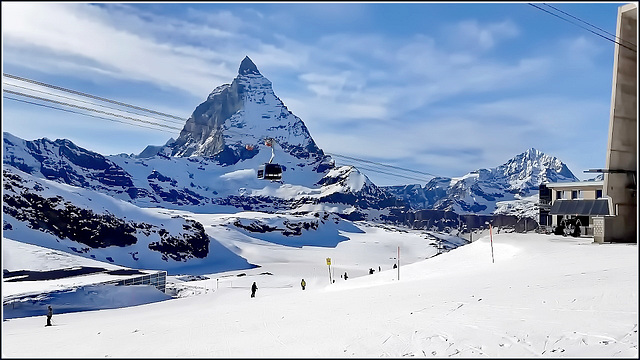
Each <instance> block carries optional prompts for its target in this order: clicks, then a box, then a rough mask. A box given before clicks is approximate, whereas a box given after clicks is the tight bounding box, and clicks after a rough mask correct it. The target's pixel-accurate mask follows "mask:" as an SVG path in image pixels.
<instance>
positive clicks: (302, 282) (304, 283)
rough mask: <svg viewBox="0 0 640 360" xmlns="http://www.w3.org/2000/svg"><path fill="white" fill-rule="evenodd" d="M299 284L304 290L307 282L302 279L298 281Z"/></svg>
mask: <svg viewBox="0 0 640 360" xmlns="http://www.w3.org/2000/svg"><path fill="white" fill-rule="evenodd" d="M300 286H302V290H304V288H305V287H306V286H307V283H306V282H305V281H304V279H302V281H301V282H300Z"/></svg>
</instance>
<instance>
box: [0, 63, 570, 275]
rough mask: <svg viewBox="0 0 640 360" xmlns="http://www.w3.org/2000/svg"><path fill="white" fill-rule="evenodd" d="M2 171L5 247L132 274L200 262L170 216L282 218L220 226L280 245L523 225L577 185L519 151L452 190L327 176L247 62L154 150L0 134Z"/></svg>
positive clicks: (181, 221)
mask: <svg viewBox="0 0 640 360" xmlns="http://www.w3.org/2000/svg"><path fill="white" fill-rule="evenodd" d="M266 139H273V143H272V146H266V143H265V140H266ZM272 157H273V162H274V163H278V164H280V165H281V166H282V169H283V175H282V181H269V180H263V179H258V178H257V176H256V169H257V168H258V167H259V166H260V165H261V164H264V163H267V162H269V161H270V159H271V158H272ZM3 165H4V166H3V187H4V193H3V229H4V233H5V234H7V235H6V236H7V237H9V238H12V239H15V240H20V237H32V238H33V237H35V238H40V239H42V240H41V241H40V242H39V243H38V245H41V246H47V245H46V242H51V241H56V242H58V243H60V242H61V241H62V242H65V244H66V245H64V246H62V245H60V246H59V247H61V248H69V249H72V250H73V251H74V252H78V253H85V254H88V253H93V252H95V251H94V250H95V249H104V251H101V252H100V256H101V257H102V259H107V260H108V258H109V255H108V254H109V251H108V249H109V248H110V247H114V246H116V247H123V246H124V247H130V248H131V251H130V253H131V259H132V260H128V262H127V261H124V260H122V259H120V260H119V261H120V263H119V264H120V265H130V264H132V263H131V261H133V263H136V264H140V263H139V260H136V259H135V258H136V255H135V254H139V253H140V252H141V248H140V247H141V246H142V248H144V249H145V250H144V251H145V252H146V251H147V250H151V251H152V253H153V254H155V255H153V256H146V257H145V259H149V258H156V257H159V259H161V260H162V261H167V262H171V261H173V262H176V263H179V264H183V265H184V263H187V262H189V261H191V262H192V261H193V260H194V259H204V258H206V257H208V256H210V252H211V251H212V250H211V241H212V239H211V238H210V236H208V235H207V231H206V229H203V228H202V225H201V224H200V223H198V222H197V221H195V220H191V219H189V218H188V216H181V215H179V214H177V215H176V212H175V211H178V212H179V211H187V212H190V213H195V214H233V213H237V212H239V211H258V212H261V213H269V214H282V215H283V216H287V217H288V218H287V221H286V224H285V225H283V224H284V223H283V224H280V225H279V226H272V225H266V224H264V223H260V222H259V221H258V222H252V221H248V223H251V224H253V225H251V224H250V225H246V224H245V223H244V222H243V221H240V222H237V223H233V222H230V223H225V225H224V226H233V227H234V228H243V229H244V230H243V231H252V232H273V231H276V232H278V233H280V235H281V236H284V237H285V238H289V237H295V236H300V234H302V233H303V232H304V231H316V230H317V229H318V227H323V226H324V227H326V226H329V225H328V224H329V223H335V224H338V223H340V222H345V221H346V222H348V221H353V220H370V221H379V222H385V221H392V222H403V219H402V218H401V216H402V215H399V214H403V213H405V214H406V213H407V212H410V211H413V210H424V209H433V210H440V211H453V212H456V213H458V214H494V213H501V214H515V215H517V216H519V217H522V216H526V217H530V218H535V213H536V212H537V208H536V206H535V200H534V199H535V195H536V194H537V190H538V185H539V184H540V183H541V182H544V181H552V182H556V181H576V180H577V178H576V177H575V176H574V175H573V174H572V173H571V171H570V170H569V169H568V168H567V167H566V165H564V164H563V163H562V162H561V161H560V160H558V159H557V158H555V157H551V156H548V155H545V154H543V153H541V152H540V151H537V150H536V149H529V150H527V151H525V152H524V153H522V154H519V155H517V156H515V157H514V158H513V159H511V160H509V161H507V162H506V163H505V164H503V165H500V166H498V167H496V168H492V169H479V170H476V171H472V172H470V173H468V174H466V175H464V176H462V177H460V178H434V179H433V180H431V181H430V182H428V183H427V184H425V185H420V184H417V185H405V186H390V187H379V186H376V185H375V184H374V183H373V182H371V181H370V180H369V179H368V178H367V177H366V176H365V175H363V174H362V173H361V172H360V171H358V169H357V168H356V167H353V166H335V165H334V161H333V159H332V158H331V157H330V156H328V155H325V153H324V152H323V151H322V149H320V148H318V146H317V145H316V144H315V142H314V141H313V138H312V137H311V134H310V133H309V131H308V129H307V127H306V126H305V125H304V123H303V121H302V120H301V119H300V118H298V117H297V116H295V115H293V114H292V113H291V112H290V111H289V110H287V108H286V106H285V105H284V104H283V103H282V101H281V100H280V99H279V98H278V97H277V96H276V95H275V93H274V92H273V89H272V87H271V82H270V81H269V80H268V79H266V78H265V77H264V76H262V74H260V72H259V71H258V69H257V67H256V65H255V64H254V63H253V62H252V61H251V60H250V59H249V58H248V57H246V58H245V59H244V60H243V61H242V63H241V64H240V67H239V70H238V75H237V77H236V78H235V79H234V80H233V82H232V83H231V84H224V85H221V86H218V87H217V88H216V89H215V90H214V91H213V92H211V94H209V96H208V97H207V99H206V100H205V101H204V102H203V103H202V104H200V105H198V107H196V109H195V110H194V112H193V114H192V115H191V117H190V118H189V119H188V120H187V122H186V123H185V125H184V128H183V129H182V131H181V133H180V135H179V137H178V138H177V139H175V140H174V139H169V140H168V141H167V142H166V143H165V145H162V146H153V145H150V146H148V147H147V148H146V149H144V150H143V151H142V152H141V153H140V154H138V155H133V154H131V155H126V154H120V155H109V156H105V155H101V154H98V153H96V152H93V151H90V150H87V149H83V148H81V147H78V146H76V145H75V144H73V143H72V142H71V141H69V140H67V139H57V140H53V141H52V140H49V139H46V138H43V139H38V140H33V141H27V140H24V139H21V138H18V137H16V136H14V135H12V134H10V133H6V132H5V133H3ZM150 208H152V209H156V210H154V211H151V213H150V212H149V209H150ZM162 209H168V210H173V211H172V212H171V214H172V215H171V216H168V215H167V214H166V213H163V212H162ZM151 214H152V215H151ZM163 214H164V215H163ZM150 216H151V218H150ZM296 217H298V218H299V219H302V220H299V221H298V220H296V219H297V218H296ZM161 218H162V219H161ZM319 220H322V221H319ZM169 224H172V225H169ZM295 224H297V225H295ZM247 226H249V228H247ZM43 234H47V235H46V236H44V235H43ZM333 234H334V235H333V236H338V235H337V231H335V232H333ZM45 238H46V239H45ZM102 259H101V260H102ZM237 261H238V263H236V265H238V264H240V263H242V259H237ZM246 265H247V264H246V263H245V264H243V265H238V266H246ZM176 266H177V265H176ZM234 266H235V265H234Z"/></svg>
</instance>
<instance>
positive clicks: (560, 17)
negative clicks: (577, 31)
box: [528, 3, 637, 52]
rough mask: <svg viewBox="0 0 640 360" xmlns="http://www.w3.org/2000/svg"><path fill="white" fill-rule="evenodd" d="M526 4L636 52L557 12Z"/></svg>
mask: <svg viewBox="0 0 640 360" xmlns="http://www.w3.org/2000/svg"><path fill="white" fill-rule="evenodd" d="M528 4H529V5H531V6H533V7H535V8H537V9H539V10H542V11H544V12H546V13H548V14H551V15H553V16H555V17H557V18H559V19H562V20H564V21H566V22H568V23H571V24H574V25H576V26H578V27H581V28H583V29H585V30H587V31H588V32H590V33H593V34H595V35H598V36H600V37H601V38H603V39H606V40H609V41H611V42H614V43H616V44H618V45H620V46H622V47H624V48H627V49H629V50H630V51H633V52H637V50H635V49H632V48H630V47H628V46H627V45H624V44H621V43H619V42H617V41H616V40H613V39H610V38H608V37H606V36H604V35H602V34H598V33H597V32H595V31H593V30H591V29H588V28H586V27H584V26H582V25H580V24H576V23H575V22H573V21H571V20H568V19H566V18H563V17H562V16H560V15H558V14H554V13H552V12H550V11H548V10H546V9H543V8H541V7H539V6H536V5H534V4H532V3H528Z"/></svg>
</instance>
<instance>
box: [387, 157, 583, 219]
mask: <svg viewBox="0 0 640 360" xmlns="http://www.w3.org/2000/svg"><path fill="white" fill-rule="evenodd" d="M566 181H578V178H576V177H575V175H573V173H572V172H571V170H569V168H568V167H567V166H566V165H565V164H564V163H563V162H562V161H560V160H559V159H557V158H555V157H552V156H549V155H545V154H544V153H542V152H540V151H538V150H536V149H534V148H531V149H529V150H527V151H525V152H523V153H522V154H519V155H516V156H515V157H514V158H512V159H510V160H509V161H507V162H506V163H504V164H502V165H500V166H498V167H495V168H491V169H478V170H475V171H472V172H469V173H467V174H466V175H464V176H462V177H459V178H444V177H436V178H434V179H432V180H431V181H429V182H428V183H427V184H426V185H424V186H420V185H405V186H389V187H385V189H386V190H387V191H389V192H390V193H392V194H394V195H395V196H397V197H398V198H400V199H402V200H404V201H405V202H407V203H408V204H409V206H410V207H411V208H412V209H434V210H448V211H454V212H456V213H458V214H468V213H474V214H494V213H501V214H505V215H508V214H510V211H508V209H510V206H509V205H514V204H509V205H507V204H505V203H507V202H530V203H531V207H530V209H529V210H530V211H529V213H531V214H532V215H529V217H532V216H534V217H535V214H536V213H537V207H536V206H535V203H536V202H537V199H536V196H537V195H538V189H539V185H540V184H541V183H545V182H566ZM532 197H533V198H532ZM527 198H529V199H528V200H527ZM496 211H497V212H496Z"/></svg>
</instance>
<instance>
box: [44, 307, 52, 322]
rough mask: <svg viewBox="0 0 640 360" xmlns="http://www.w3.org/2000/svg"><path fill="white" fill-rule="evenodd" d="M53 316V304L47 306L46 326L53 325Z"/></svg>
mask: <svg viewBox="0 0 640 360" xmlns="http://www.w3.org/2000/svg"><path fill="white" fill-rule="evenodd" d="M52 316H53V308H51V305H49V306H47V325H45V326H51V317H52Z"/></svg>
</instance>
